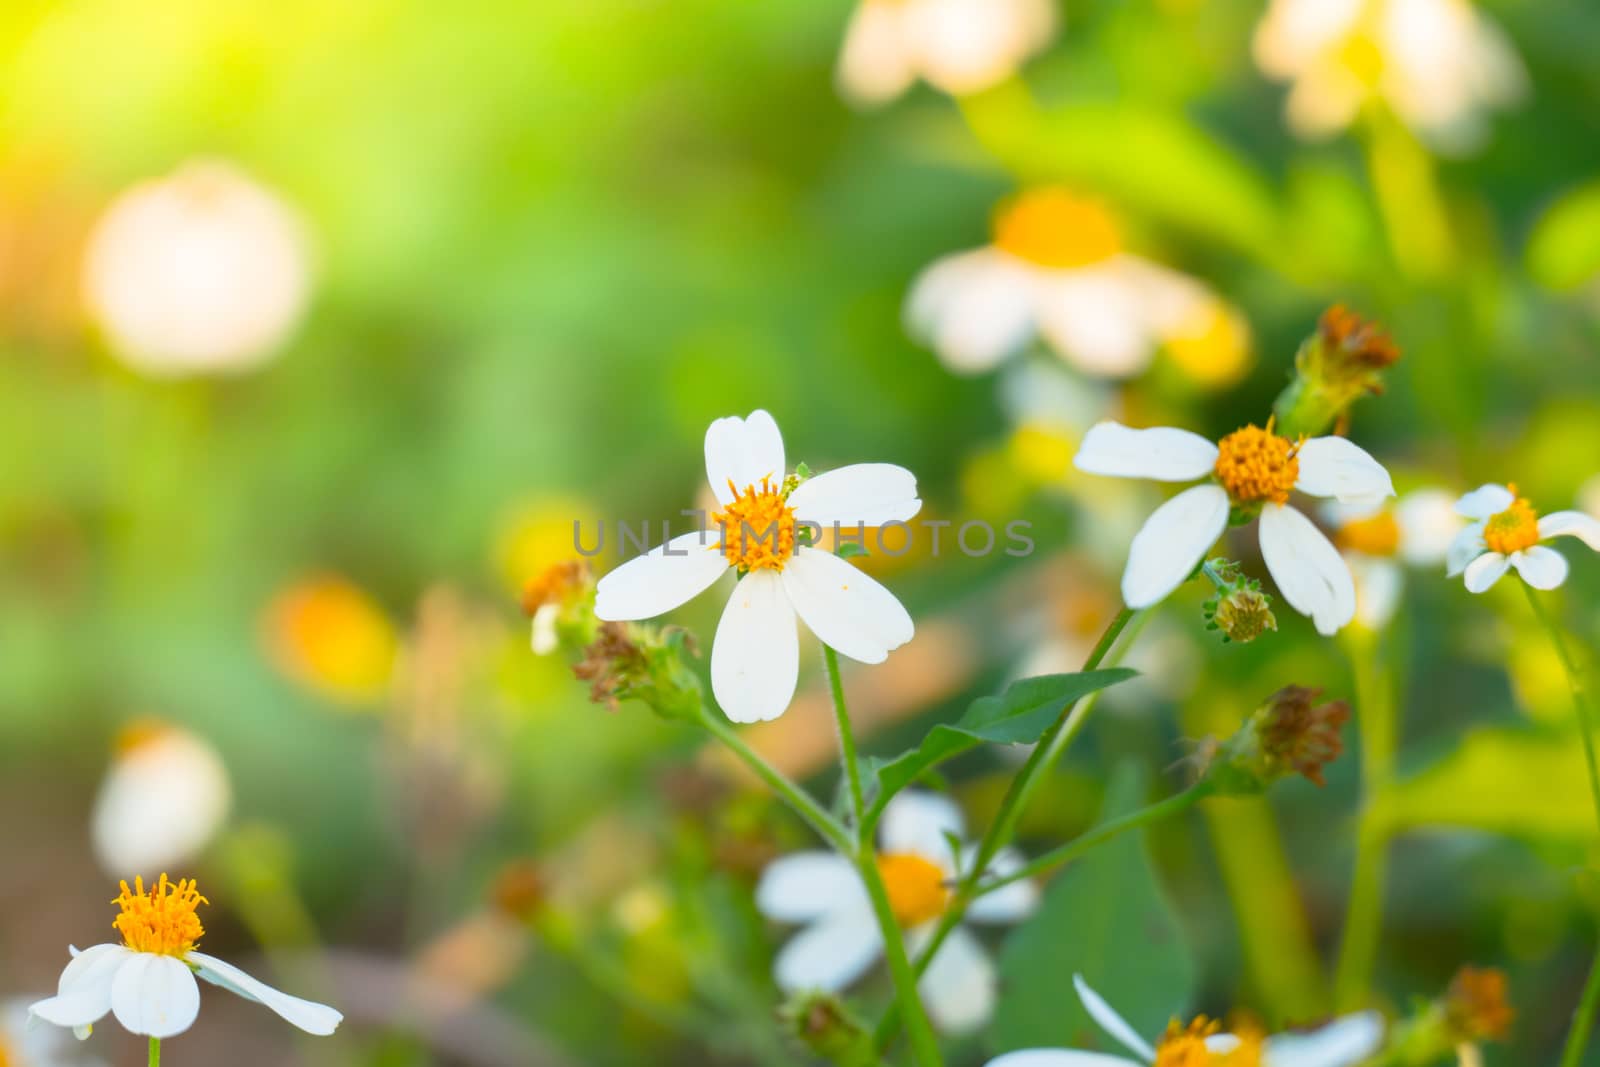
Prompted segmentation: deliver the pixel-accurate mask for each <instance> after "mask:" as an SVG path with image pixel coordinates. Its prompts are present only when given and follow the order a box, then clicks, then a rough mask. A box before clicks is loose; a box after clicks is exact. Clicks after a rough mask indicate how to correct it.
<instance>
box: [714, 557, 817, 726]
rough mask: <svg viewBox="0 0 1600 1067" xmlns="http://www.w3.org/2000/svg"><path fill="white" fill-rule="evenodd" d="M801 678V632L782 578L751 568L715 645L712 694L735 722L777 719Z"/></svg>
mask: <svg viewBox="0 0 1600 1067" xmlns="http://www.w3.org/2000/svg"><path fill="white" fill-rule="evenodd" d="M799 679H800V635H799V633H798V632H797V631H796V629H795V624H794V608H793V607H792V606H791V605H790V603H789V596H788V594H787V593H785V592H784V591H783V579H782V578H780V577H779V576H778V575H777V574H776V573H774V572H773V571H770V570H757V571H751V572H750V573H749V574H747V575H745V576H744V578H743V580H741V581H740V582H739V584H738V585H737V586H735V587H734V590H733V595H732V596H731V597H729V598H728V606H727V607H726V608H724V609H723V610H722V621H721V622H719V623H717V636H716V640H715V641H713V642H712V645H711V692H712V693H713V694H714V695H715V696H716V698H717V703H718V704H720V705H721V706H722V710H723V713H724V714H726V715H727V716H728V718H730V719H732V720H733V721H734V722H764V721H766V720H767V719H776V718H777V717H778V716H779V715H782V714H783V713H784V710H785V709H786V708H788V706H789V701H791V700H793V699H794V687H795V683H796V682H798V681H799Z"/></svg>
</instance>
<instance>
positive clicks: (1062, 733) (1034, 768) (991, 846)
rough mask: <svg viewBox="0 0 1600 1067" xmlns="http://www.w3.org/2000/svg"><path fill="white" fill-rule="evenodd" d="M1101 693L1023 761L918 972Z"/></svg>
mask: <svg viewBox="0 0 1600 1067" xmlns="http://www.w3.org/2000/svg"><path fill="white" fill-rule="evenodd" d="M1138 614H1139V613H1138V612H1137V611H1135V610H1134V609H1132V608H1126V607H1125V608H1123V609H1122V610H1121V611H1119V612H1117V614H1116V617H1115V618H1113V619H1112V620H1111V622H1110V623H1109V624H1108V625H1107V626H1106V629H1105V632H1104V633H1102V634H1101V635H1100V640H1099V641H1098V642H1096V643H1095V646H1094V648H1093V649H1092V650H1091V651H1090V652H1089V658H1088V659H1086V660H1084V663H1083V669H1084V670H1085V671H1092V670H1095V669H1096V668H1098V667H1099V666H1100V665H1101V664H1102V663H1104V662H1105V659H1106V656H1107V655H1108V654H1109V653H1110V651H1111V646H1113V645H1114V644H1116V643H1117V638H1119V637H1121V636H1122V634H1123V631H1125V630H1127V628H1128V624H1129V623H1130V622H1132V621H1133V618H1134V616H1135V615H1138ZM1147 618H1149V616H1148V615H1145V616H1143V617H1142V619H1147ZM1142 619H1141V624H1142ZM1099 696H1100V692H1099V691H1096V692H1094V693H1091V694H1090V695H1089V696H1088V697H1085V698H1082V699H1080V700H1078V701H1075V702H1074V703H1072V704H1069V705H1067V707H1065V708H1063V709H1062V711H1061V717H1060V718H1058V719H1057V720H1056V721H1055V724H1054V725H1053V726H1051V727H1050V729H1048V730H1046V731H1045V734H1044V736H1043V737H1041V738H1040V739H1039V743H1038V744H1037V745H1035V746H1034V748H1033V751H1032V752H1031V753H1029V755H1028V761H1027V762H1026V763H1024V764H1023V765H1022V770H1021V771H1019V772H1018V773H1017V776H1016V777H1015V778H1013V779H1012V780H1011V785H1010V786H1009V787H1008V788H1007V789H1006V794H1005V797H1004V798H1002V799H1001V801H1000V811H999V812H998V813H997V814H996V815H995V820H994V822H993V823H991V824H990V825H989V829H988V830H987V831H986V832H985V833H984V835H983V839H982V840H981V841H980V842H979V843H978V850H977V852H976V853H975V854H974V856H973V859H972V866H971V869H970V870H968V871H967V873H966V874H965V875H964V876H963V877H962V879H961V882H960V884H959V885H957V887H956V890H955V893H954V894H953V895H952V897H951V900H950V904H949V906H948V907H947V908H946V909H945V912H944V915H943V916H941V917H940V919H939V925H938V926H937V927H935V928H934V931H933V937H932V938H930V939H929V941H928V943H927V944H926V945H925V946H923V949H922V951H921V953H919V954H918V956H917V968H916V973H917V974H919V975H920V974H921V973H922V972H923V971H925V970H926V969H927V967H928V964H929V963H931V962H932V961H933V957H934V954H935V953H936V952H938V951H939V948H940V946H942V945H943V944H944V940H945V938H947V937H949V936H950V932H951V931H952V930H954V929H955V928H956V926H957V924H959V923H960V922H961V920H962V918H963V917H964V916H965V915H966V913H967V908H968V906H969V905H971V903H972V901H973V900H974V899H975V898H976V897H977V896H978V886H979V883H980V882H981V881H982V880H983V875H984V872H985V871H987V870H988V869H989V864H990V863H992V862H993V861H994V857H995V855H996V854H997V853H998V852H999V851H1000V850H1001V849H1002V848H1004V847H1005V846H1006V845H1008V844H1010V843H1011V838H1012V836H1013V835H1014V834H1015V833H1016V829H1017V823H1018V821H1019V820H1021V818H1022V811H1023V809H1024V808H1026V807H1027V804H1028V801H1029V800H1030V799H1032V797H1033V795H1034V793H1035V792H1037V791H1038V789H1039V787H1040V786H1041V785H1042V784H1043V783H1044V780H1045V778H1046V777H1047V776H1048V775H1049V773H1050V772H1051V771H1052V770H1054V769H1055V765H1056V761H1058V760H1059V759H1060V758H1061V754H1062V753H1063V752H1065V751H1066V750H1067V746H1068V745H1070V744H1072V741H1073V739H1074V738H1075V737H1077V736H1078V734H1079V733H1080V732H1081V731H1082V730H1083V727H1084V724H1085V723H1087V722H1088V719H1089V712H1090V711H1092V710H1093V708H1094V706H1095V702H1096V701H1097V700H1098V698H1099ZM899 1025H900V1020H899V1019H898V1018H897V1017H896V1013H895V1012H894V1011H893V1010H892V1009H891V1011H890V1012H889V1013H888V1014H886V1015H885V1016H884V1017H883V1019H882V1020H881V1021H880V1022H879V1023H878V1029H877V1034H876V1037H877V1042H878V1048H879V1049H880V1050H882V1049H886V1048H888V1046H889V1043H890V1042H891V1041H893V1040H894V1035H895V1032H896V1030H897V1029H898V1027H899Z"/></svg>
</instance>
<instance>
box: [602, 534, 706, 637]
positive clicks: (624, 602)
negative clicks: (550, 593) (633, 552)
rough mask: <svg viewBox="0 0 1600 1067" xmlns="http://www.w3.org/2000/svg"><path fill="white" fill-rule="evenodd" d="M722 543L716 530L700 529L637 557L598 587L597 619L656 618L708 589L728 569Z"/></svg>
mask: <svg viewBox="0 0 1600 1067" xmlns="http://www.w3.org/2000/svg"><path fill="white" fill-rule="evenodd" d="M721 543H722V539H721V537H720V536H718V534H717V533H716V531H714V530H713V531H704V530H696V531H695V532H693V533H686V534H681V535H679V536H677V537H674V538H673V539H672V540H670V541H668V542H667V543H666V544H664V545H657V546H656V547H654V548H652V549H651V550H650V551H649V552H647V553H645V554H644V555H642V556H635V557H634V558H633V559H630V560H629V561H628V562H626V563H624V564H623V565H622V566H620V567H618V568H617V569H616V570H614V571H612V572H611V573H609V574H607V575H606V576H605V577H604V578H601V579H600V581H599V584H597V585H596V586H595V596H594V613H595V615H596V617H598V618H601V619H606V620H608V621H611V622H631V621H633V620H635V619H649V618H654V617H655V616H657V615H661V614H664V613H666V612H668V611H671V610H672V609H673V608H675V607H677V606H678V605H680V604H682V603H684V602H685V601H688V600H690V599H692V598H693V597H695V596H697V595H698V594H700V593H703V592H705V591H706V589H708V588H710V586H711V583H712V582H715V581H716V580H717V579H718V578H720V577H722V573H723V572H724V571H726V570H727V569H728V561H727V558H726V557H724V556H723V554H722V550H721V548H720V545H721Z"/></svg>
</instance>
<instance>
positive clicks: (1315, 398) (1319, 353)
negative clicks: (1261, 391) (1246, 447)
mask: <svg viewBox="0 0 1600 1067" xmlns="http://www.w3.org/2000/svg"><path fill="white" fill-rule="evenodd" d="M1399 358H1400V350H1399V348H1397V347H1395V343H1394V341H1393V339H1391V338H1390V337H1389V335H1388V333H1387V332H1386V331H1385V330H1384V329H1383V328H1382V327H1381V326H1379V325H1378V324H1377V323H1374V322H1369V321H1367V320H1365V319H1363V318H1361V317H1360V316H1358V315H1356V314H1354V313H1353V312H1351V311H1350V310H1349V309H1347V308H1345V307H1343V306H1340V305H1335V306H1333V307H1331V308H1329V309H1328V310H1327V311H1325V312H1323V314H1322V318H1321V319H1320V320H1318V322H1317V330H1316V332H1315V333H1313V334H1312V335H1311V336H1310V337H1308V338H1307V339H1306V340H1305V342H1304V343H1303V344H1301V346H1300V351H1299V352H1297V353H1296V354H1295V358H1294V369H1295V377H1294V380H1293V381H1292V382H1290V383H1289V386H1288V387H1287V388H1286V389H1284V391H1283V392H1282V393H1281V394H1279V396H1278V402H1277V403H1276V404H1275V405H1274V407H1273V410H1274V412H1276V414H1277V416H1278V424H1279V429H1280V430H1281V431H1282V432H1284V433H1287V434H1291V435H1298V434H1306V435H1309V436H1316V435H1319V434H1322V433H1326V432H1327V431H1328V430H1329V428H1330V427H1333V426H1335V425H1336V424H1337V423H1339V421H1340V420H1342V419H1343V418H1344V417H1345V416H1346V414H1347V413H1348V412H1349V410H1350V407H1351V405H1353V404H1354V403H1355V402H1356V401H1357V400H1360V399H1361V398H1362V397H1363V396H1366V395H1368V394H1373V393H1381V392H1383V370H1384V369H1385V368H1386V367H1389V366H1391V365H1392V364H1394V363H1395V362H1396V361H1397V360H1398V359H1399Z"/></svg>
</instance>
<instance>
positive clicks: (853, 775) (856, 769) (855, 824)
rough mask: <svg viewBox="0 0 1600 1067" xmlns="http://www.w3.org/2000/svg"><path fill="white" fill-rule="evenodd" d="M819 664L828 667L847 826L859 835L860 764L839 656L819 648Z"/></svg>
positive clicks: (862, 808)
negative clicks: (845, 794)
mask: <svg viewBox="0 0 1600 1067" xmlns="http://www.w3.org/2000/svg"><path fill="white" fill-rule="evenodd" d="M822 662H823V663H824V664H825V665H826V666H827V668H828V687H829V689H830V690H831V691H832V693H833V714H834V718H835V720H836V721H837V722H838V724H839V762H840V763H841V764H843V765H844V774H845V777H846V778H847V779H848V780H849V782H850V825H851V827H852V829H853V830H854V831H855V833H856V834H857V835H858V836H859V835H860V833H861V829H862V826H861V814H862V812H864V811H865V810H866V806H867V805H866V800H865V794H863V792H862V790H861V763H860V761H859V760H858V759H857V758H856V738H855V734H854V733H853V732H852V731H851V729H850V712H849V709H848V707H847V706H846V705H845V701H844V681H843V679H841V678H840V677H839V654H838V653H837V652H835V651H834V650H833V648H832V647H831V646H829V645H823V646H822Z"/></svg>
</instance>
